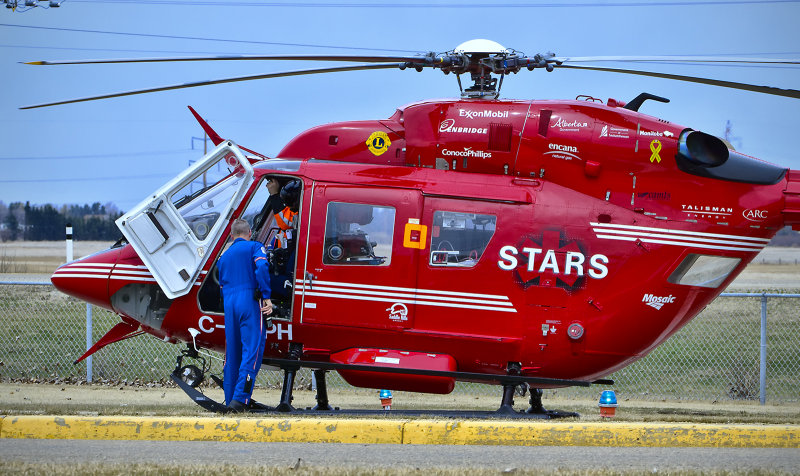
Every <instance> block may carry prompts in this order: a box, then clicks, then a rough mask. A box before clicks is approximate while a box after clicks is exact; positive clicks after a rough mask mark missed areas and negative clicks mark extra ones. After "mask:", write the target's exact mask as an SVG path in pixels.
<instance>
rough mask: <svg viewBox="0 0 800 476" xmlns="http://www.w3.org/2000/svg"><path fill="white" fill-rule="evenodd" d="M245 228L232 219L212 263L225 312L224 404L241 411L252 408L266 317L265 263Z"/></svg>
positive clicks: (267, 286)
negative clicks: (225, 245) (216, 259)
mask: <svg viewBox="0 0 800 476" xmlns="http://www.w3.org/2000/svg"><path fill="white" fill-rule="evenodd" d="M251 233H252V232H251V230H250V225H249V224H248V223H247V222H246V221H245V220H242V219H239V218H237V219H236V220H234V221H233V224H232V225H231V238H233V243H232V244H231V246H230V248H228V250H227V251H225V253H223V254H222V257H221V258H220V259H219V262H218V263H217V267H218V269H219V283H220V288H221V289H222V299H223V303H224V307H225V372H224V377H223V380H222V382H223V388H224V389H225V404H226V405H228V407H230V409H231V410H232V411H235V412H242V411H246V410H248V409H249V408H250V407H252V406H253V405H254V403H255V402H254V401H252V400H251V398H250V396H251V395H252V394H253V385H254V383H255V380H256V375H258V371H259V370H260V368H261V359H262V358H263V356H264V345H265V343H266V337H267V329H266V324H271V322H269V321H268V322H266V323H265V319H264V318H262V315H263V316H268V315H270V314H272V301H270V284H269V264H268V262H267V255H266V252H265V250H264V246H263V245H262V244H261V243H259V242H256V241H250V235H251Z"/></svg>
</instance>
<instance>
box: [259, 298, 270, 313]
mask: <svg viewBox="0 0 800 476" xmlns="http://www.w3.org/2000/svg"><path fill="white" fill-rule="evenodd" d="M270 314H272V301H271V300H269V299H262V300H261V315H262V316H269V315H270Z"/></svg>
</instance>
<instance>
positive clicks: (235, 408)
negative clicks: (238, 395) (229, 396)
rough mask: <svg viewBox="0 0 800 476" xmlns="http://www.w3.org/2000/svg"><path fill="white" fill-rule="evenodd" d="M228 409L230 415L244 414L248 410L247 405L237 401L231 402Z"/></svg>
mask: <svg viewBox="0 0 800 476" xmlns="http://www.w3.org/2000/svg"><path fill="white" fill-rule="evenodd" d="M228 408H229V409H230V412H231V413H244V412H246V411H247V410H248V408H247V405H245V404H244V403H242V402H240V401H239V400H231V404H230V405H228Z"/></svg>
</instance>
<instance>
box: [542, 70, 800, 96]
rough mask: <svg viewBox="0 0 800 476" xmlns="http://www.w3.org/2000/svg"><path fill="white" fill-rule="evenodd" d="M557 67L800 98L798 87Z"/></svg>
mask: <svg viewBox="0 0 800 476" xmlns="http://www.w3.org/2000/svg"><path fill="white" fill-rule="evenodd" d="M553 66H555V67H556V68H570V69H585V70H590V71H605V72H608V73H623V74H635V75H638V76H650V77H653V78H662V79H674V80H676V81H687V82H690V83H700V84H709V85H711V86H721V87H723V88H732V89H742V90H744V91H753V92H757V93H764V94H772V95H774V96H783V97H788V98H794V99H800V91H798V90H796V89H781V88H775V87H772V86H757V85H755V84H747V83H736V82H733V81H722V80H719V79H707V78H697V77H694V76H683V75H679V74H667V73H653V72H650V71H639V70H635V69H620V68H599V67H595V66H575V65H568V64H562V65H553Z"/></svg>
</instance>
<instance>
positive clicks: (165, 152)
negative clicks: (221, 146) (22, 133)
mask: <svg viewBox="0 0 800 476" xmlns="http://www.w3.org/2000/svg"><path fill="white" fill-rule="evenodd" d="M189 152H194V151H192V150H191V149H174V150H154V151H150V152H129V153H122V154H96V155H52V156H44V157H21V156H20V157H0V160H73V159H105V158H112V157H142V156H149V155H173V154H178V153H189Z"/></svg>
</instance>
